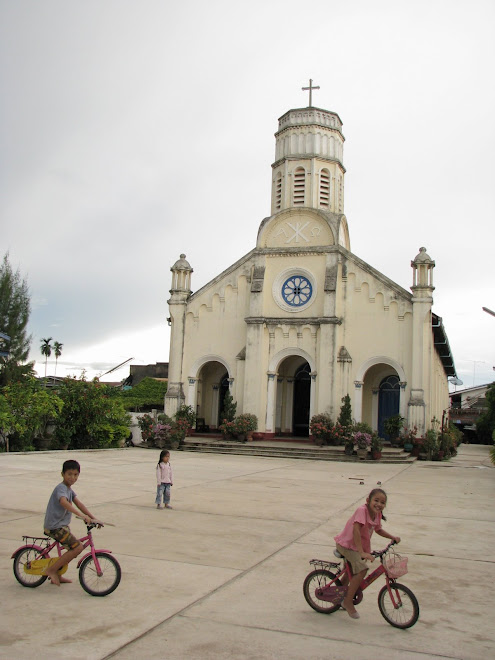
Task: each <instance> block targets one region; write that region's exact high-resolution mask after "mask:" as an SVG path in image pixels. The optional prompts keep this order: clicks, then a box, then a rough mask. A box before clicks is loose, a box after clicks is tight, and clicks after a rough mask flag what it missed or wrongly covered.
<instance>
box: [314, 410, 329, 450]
mask: <svg viewBox="0 0 495 660" xmlns="http://www.w3.org/2000/svg"><path fill="white" fill-rule="evenodd" d="M332 426H333V424H332V419H331V417H330V415H327V413H319V414H318V415H313V417H312V418H311V421H310V423H309V430H310V433H311V435H312V436H313V440H314V441H315V444H317V445H319V446H320V447H321V446H322V445H324V444H327V441H328V437H329V430H330V428H331V427H332Z"/></svg>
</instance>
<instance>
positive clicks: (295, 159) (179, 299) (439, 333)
mask: <svg viewBox="0 0 495 660" xmlns="http://www.w3.org/2000/svg"><path fill="white" fill-rule="evenodd" d="M275 136H276V147H275V162H274V163H273V165H272V194H271V215H270V216H269V217H268V218H265V219H264V220H263V221H262V222H261V224H260V226H259V230H258V236H257V241H256V247H255V248H254V249H253V250H251V251H250V252H249V253H248V254H246V255H245V256H244V257H242V258H241V259H239V260H238V261H237V262H236V263H234V264H232V265H231V266H230V267H229V268H227V269H226V270H225V271H224V272H222V273H220V274H219V275H218V276H217V277H215V278H214V279H213V280H212V281H210V282H209V283H208V284H206V285H205V286H203V287H202V288H201V289H199V290H198V291H195V292H193V291H192V289H191V277H192V272H193V269H192V268H191V266H190V264H189V263H188V261H187V260H186V257H185V255H184V254H182V255H180V259H179V260H178V261H177V262H176V263H175V264H174V265H173V267H172V268H171V271H172V286H171V289H170V294H171V296H170V299H169V301H168V304H169V310H170V311H169V314H170V324H171V337H170V357H169V371H168V382H169V384H168V391H167V395H166V398H165V412H166V413H167V414H169V415H172V414H173V413H174V412H175V411H176V410H177V408H178V407H179V406H180V405H182V404H183V403H185V404H187V405H190V406H192V407H193V409H194V410H195V412H196V413H197V415H198V416H199V417H202V418H204V419H205V423H206V424H207V425H209V426H210V428H212V429H214V428H216V427H218V425H219V424H220V423H221V419H220V412H221V410H222V403H223V397H224V396H225V392H226V391H227V390H230V392H231V394H232V396H233V398H234V400H235V401H236V402H237V412H238V413H240V412H249V413H254V414H255V415H256V416H257V417H258V426H259V430H260V431H261V432H262V433H264V435H265V437H271V436H273V435H278V434H284V435H294V436H301V435H307V434H308V427H309V421H310V419H311V417H312V416H313V415H314V414H316V413H329V414H330V415H331V416H332V418H333V419H334V420H335V419H336V418H337V416H338V414H339V411H340V407H341V405H342V403H341V402H342V397H344V396H345V395H346V394H349V395H350V397H351V403H352V413H353V417H354V418H355V420H356V421H364V422H367V423H369V424H370V425H371V426H372V427H373V428H374V429H377V430H378V431H379V432H380V434H381V435H383V428H384V427H383V425H384V421H385V420H386V419H387V418H388V417H390V416H391V415H393V414H396V413H400V414H401V415H402V416H403V417H404V418H405V419H406V420H407V425H408V426H411V427H414V426H417V428H418V435H419V434H423V433H424V432H425V430H427V429H428V428H429V427H430V426H431V420H432V418H433V417H436V418H437V419H442V413H443V411H444V410H445V409H447V408H448V407H449V392H448V377H449V376H455V367H454V362H453V359H452V356H451V352H450V348H449V343H448V340H447V336H446V334H445V331H444V328H443V325H442V320H441V318H440V317H439V316H437V315H436V314H433V313H432V303H433V298H432V294H433V290H434V286H433V269H434V267H435V262H434V261H433V260H432V259H431V258H430V256H429V255H428V254H427V252H426V249H425V248H423V247H422V248H420V249H419V253H418V254H417V255H416V257H415V258H414V259H413V260H412V261H411V268H412V286H411V287H410V289H411V290H410V291H408V290H406V289H404V288H402V287H401V286H400V285H399V284H396V283H395V282H393V281H392V280H390V279H389V278H388V277H386V276H385V275H383V274H382V273H381V272H379V271H378V270H376V269H375V268H373V267H372V266H370V265H369V264H367V263H365V262H364V261H363V260H362V259H360V258H359V257H357V256H356V255H355V254H353V252H352V251H351V245H350V236H349V228H348V223H347V219H346V217H345V215H344V175H345V168H344V164H343V150H344V136H343V133H342V122H341V120H340V117H339V116H338V114H336V113H335V112H330V111H328V110H322V109H320V108H316V107H312V106H311V105H310V106H309V107H307V108H301V109H293V110H289V111H288V112H286V113H285V114H284V115H283V116H282V117H281V118H280V119H279V125H278V131H277V133H276V134H275ZM391 240H392V239H391ZM414 252H416V250H415V251H414ZM414 252H413V254H414Z"/></svg>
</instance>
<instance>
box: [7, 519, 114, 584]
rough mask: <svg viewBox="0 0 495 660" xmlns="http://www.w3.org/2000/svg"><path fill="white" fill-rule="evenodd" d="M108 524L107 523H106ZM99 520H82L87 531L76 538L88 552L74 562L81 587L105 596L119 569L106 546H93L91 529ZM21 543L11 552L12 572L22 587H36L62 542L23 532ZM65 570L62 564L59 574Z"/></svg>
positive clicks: (60, 547)
mask: <svg viewBox="0 0 495 660" xmlns="http://www.w3.org/2000/svg"><path fill="white" fill-rule="evenodd" d="M106 524H109V523H106ZM102 526H103V523H100V522H98V521H92V522H91V523H89V524H86V528H87V530H88V533H87V535H86V536H83V537H82V538H80V539H79V540H80V541H81V543H83V545H84V547H85V548H88V547H89V549H90V550H89V552H87V553H86V554H84V553H82V556H81V558H80V559H79V561H78V563H77V568H78V569H79V582H80V583H81V587H82V588H83V589H84V591H86V592H87V593H88V594H90V595H91V596H108V594H111V593H112V591H115V589H116V588H117V587H118V586H119V583H120V578H121V576H122V571H121V569H120V564H119V562H118V561H117V560H116V559H115V557H113V556H112V555H111V554H110V552H111V551H110V550H96V549H95V546H94V543H93V537H92V534H91V530H92V529H93V528H94V527H98V528H99V527H102ZM22 538H23V539H24V545H22V546H21V547H20V548H17V550H16V551H15V552H14V553H13V554H12V559H13V560H14V566H13V568H14V575H15V577H16V580H17V581H18V582H19V583H20V584H22V586H23V587H31V588H34V587H39V586H40V585H41V584H43V582H45V581H46V580H47V576H46V575H43V573H44V572H45V571H46V569H47V568H48V566H49V565H50V564H53V563H54V562H55V561H56V560H57V558H58V557H60V556H61V555H62V550H63V548H62V546H61V545H60V544H59V542H58V541H54V540H53V539H51V538H49V537H48V536H43V537H38V536H23V537H22ZM53 549H56V551H57V555H56V556H54V557H50V552H51V551H52V550H53ZM66 570H67V566H64V567H63V568H62V569H61V570H60V571H59V574H60V575H62V574H63V573H65V571H66Z"/></svg>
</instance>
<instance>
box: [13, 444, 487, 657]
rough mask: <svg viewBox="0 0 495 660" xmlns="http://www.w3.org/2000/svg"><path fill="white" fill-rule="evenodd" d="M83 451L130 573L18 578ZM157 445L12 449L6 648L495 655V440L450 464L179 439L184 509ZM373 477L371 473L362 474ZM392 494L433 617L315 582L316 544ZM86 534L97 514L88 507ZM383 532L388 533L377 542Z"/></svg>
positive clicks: (415, 577)
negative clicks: (279, 454) (336, 593)
mask: <svg viewBox="0 0 495 660" xmlns="http://www.w3.org/2000/svg"><path fill="white" fill-rule="evenodd" d="M68 456H70V457H74V458H78V460H80V462H81V465H82V473H81V476H80V479H79V482H78V483H77V488H76V492H77V493H78V495H79V497H80V498H81V499H82V500H83V501H84V502H86V503H87V504H88V505H90V508H91V509H92V510H93V512H94V513H95V514H97V515H98V516H100V517H101V518H102V519H103V520H108V521H111V522H113V523H115V524H116V527H105V528H104V529H103V530H101V531H97V532H95V536H96V540H97V545H98V546H99V547H103V548H110V549H111V550H113V551H114V554H115V556H116V557H117V558H118V560H119V562H120V563H121V566H122V570H123V578H122V582H121V584H120V586H119V587H118V589H117V590H116V591H115V592H114V593H113V594H112V595H110V596H108V597H106V598H93V597H91V596H89V595H88V594H86V592H84V591H83V590H82V589H81V587H80V585H79V583H78V581H77V574H76V570H75V565H72V566H71V567H70V568H69V571H68V573H67V574H66V575H67V577H72V578H73V579H74V582H73V584H69V585H63V586H62V587H60V588H57V587H54V586H52V585H50V584H49V582H46V583H45V584H43V585H42V586H41V587H39V588H37V589H26V588H23V587H22V586H20V585H19V584H18V583H17V582H16V580H15V579H14V576H13V573H12V561H11V559H10V556H11V554H12V552H13V551H14V550H15V549H16V548H17V547H18V546H19V545H20V544H21V536H22V534H32V535H38V534H39V533H40V532H41V529H42V523H43V514H44V510H45V506H46V503H47V500H48V497H49V495H50V493H51V491H52V489H53V487H54V486H55V484H56V483H57V480H58V478H59V472H60V468H61V464H62V462H63V460H65V459H66V458H67V457H68ZM157 457H158V452H155V451H150V450H145V449H137V448H131V449H123V450H110V451H100V452H78V453H77V454H76V453H75V452H74V453H72V452H70V453H69V452H48V453H33V454H10V455H7V454H0V551H1V555H2V557H3V561H2V562H1V563H0V589H1V594H2V616H1V619H0V656H1V657H4V658H8V659H9V660H10V659H13V660H17V659H21V658H22V659H24V658H26V659H27V658H29V659H31V658H33V657H38V658H53V659H55V660H56V659H62V658H64V659H66V658H68V657H70V658H75V659H86V658H95V659H100V658H109V657H112V658H117V659H118V660H130V659H132V660H134V659H135V658H144V659H150V660H152V659H155V658H160V659H162V658H167V659H169V660H179V659H182V658H189V659H200V660H203V659H213V658H214V659H215V660H223V659H226V658H229V659H230V660H232V659H233V660H237V659H240V660H245V659H255V658H256V659H262V660H265V659H268V658H275V659H279V658H280V659H282V658H283V659H284V660H285V659H288V660H292V659H294V660H296V659H302V658H304V659H305V660H306V659H310V660H319V659H320V658H321V659H323V658H325V660H328V659H329V658H330V659H339V660H340V659H347V658H352V659H353V660H360V659H363V660H374V659H375V658H380V659H383V660H388V659H391V658H401V660H409V659H411V660H412V659H413V658H414V659H415V660H418V659H425V658H462V659H467V660H470V659H477V658H483V659H484V660H485V659H486V658H489V657H495V627H494V625H493V621H494V619H493V611H494V604H495V598H494V596H493V583H494V578H495V564H494V553H493V548H494V546H495V526H494V521H495V508H494V501H495V498H494V495H495V472H494V469H493V467H491V464H490V462H489V459H488V447H484V446H477V445H471V446H462V447H461V451H460V452H459V455H458V457H457V458H456V459H454V460H453V461H451V462H449V463H429V462H421V463H415V464H412V465H383V464H380V463H378V462H374V461H371V462H369V463H368V462H367V463H365V464H358V463H352V464H349V463H328V462H321V461H310V460H291V459H279V458H261V457H245V456H230V455H225V454H224V455H212V454H197V453H192V452H173V456H172V461H173V466H174V470H175V474H176V477H175V480H176V483H175V485H174V486H173V488H172V499H173V501H172V503H173V505H174V507H175V508H174V510H173V511H169V510H160V511H157V510H156V509H155V508H154V504H153V501H154V494H155V493H154V490H155V488H154V467H155V466H154V461H155V460H156V459H157ZM361 480H362V481H364V485H361V484H360V481H361ZM379 481H380V482H382V485H383V486H384V488H385V489H386V490H387V492H388V494H389V504H388V507H387V513H388V522H387V527H388V528H389V529H390V531H392V532H394V533H396V534H398V535H400V536H401V537H402V538H403V543H402V547H401V549H402V551H403V552H404V554H407V555H408V556H409V558H410V561H409V563H410V573H409V574H408V575H407V576H406V577H405V578H403V580H402V581H403V582H404V583H405V584H407V585H408V586H409V587H410V588H411V589H412V590H413V591H414V592H415V594H416V595H417V597H418V600H419V603H420V608H421V614H420V619H419V622H418V623H417V624H416V625H415V626H414V627H413V628H411V629H409V630H406V631H401V630H397V629H395V628H392V627H391V626H390V625H388V624H387V623H386V621H385V620H384V619H383V618H382V617H381V615H380V613H379V611H378V607H377V602H376V596H377V593H378V589H379V586H378V585H379V584H381V582H380V583H376V584H374V585H372V586H371V587H370V588H369V590H367V591H366V592H365V597H364V600H363V602H362V603H361V605H360V606H359V611H360V613H361V619H359V620H358V621H354V620H352V619H350V618H349V617H348V615H347V614H346V613H345V612H343V611H339V612H337V613H335V614H332V615H330V616H328V615H324V614H318V613H316V612H314V611H313V610H312V609H311V608H309V607H308V605H307V604H306V602H305V600H304V598H303V595H302V583H303V579H304V577H305V575H306V574H307V573H308V572H309V569H310V566H309V564H308V561H309V560H310V559H311V558H313V557H323V558H325V557H328V556H329V554H330V552H331V549H332V538H333V536H334V535H335V534H336V533H337V532H339V531H340V530H341V529H342V527H343V525H344V523H345V521H346V520H347V518H348V517H349V516H350V515H351V513H352V512H353V511H354V509H355V507H356V506H357V505H358V504H361V503H362V502H363V501H364V499H365V497H366V495H367V493H368V492H369V490H370V489H371V488H372V487H373V486H375V485H376V484H377V482H379ZM72 528H73V530H75V531H76V532H78V533H81V534H82V532H83V531H84V527H83V524H82V523H81V522H80V521H77V520H75V521H74V522H73V526H72ZM381 542H382V539H379V537H377V539H375V542H374V547H375V548H376V547H380V546H381Z"/></svg>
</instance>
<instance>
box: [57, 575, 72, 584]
mask: <svg viewBox="0 0 495 660" xmlns="http://www.w3.org/2000/svg"><path fill="white" fill-rule="evenodd" d="M58 579H59V580H60V584H72V580H68V579H67V578H64V577H62V576H61V575H59V576H58Z"/></svg>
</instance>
